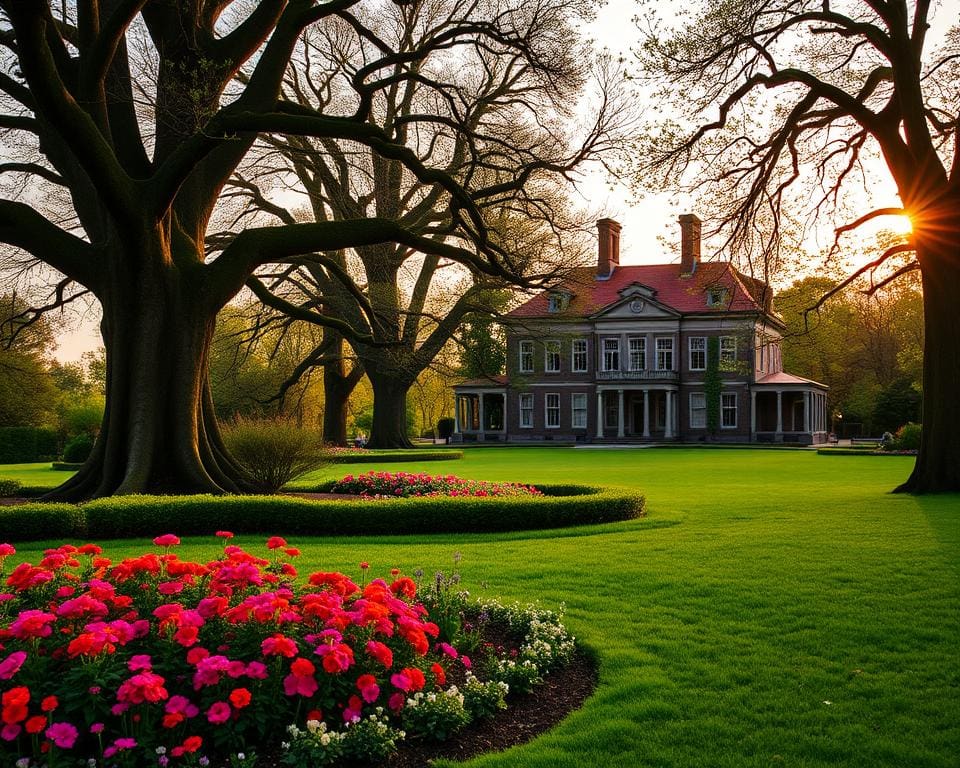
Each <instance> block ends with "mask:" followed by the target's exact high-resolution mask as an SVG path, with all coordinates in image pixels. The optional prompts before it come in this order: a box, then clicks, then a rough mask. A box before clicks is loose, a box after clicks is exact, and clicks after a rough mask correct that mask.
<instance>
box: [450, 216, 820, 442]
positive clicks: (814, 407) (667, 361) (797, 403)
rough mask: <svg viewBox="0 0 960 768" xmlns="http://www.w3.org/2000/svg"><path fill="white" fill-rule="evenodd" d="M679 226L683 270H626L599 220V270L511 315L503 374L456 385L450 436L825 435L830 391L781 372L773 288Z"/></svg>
mask: <svg viewBox="0 0 960 768" xmlns="http://www.w3.org/2000/svg"><path fill="white" fill-rule="evenodd" d="M680 227H681V259H680V264H679V265H678V264H676V263H674V264H655V265H636V266H633V265H631V266H627V265H625V266H621V265H620V258H619V253H620V247H619V243H620V225H619V224H618V223H617V222H615V221H613V220H612V219H601V220H600V221H599V222H597V229H598V232H599V241H600V243H599V249H598V258H597V267H596V269H593V268H587V269H580V270H576V271H575V272H574V274H573V275H572V276H571V278H570V279H568V280H567V281H566V282H565V283H564V284H563V285H561V286H559V287H558V288H556V289H553V290H551V291H547V292H544V293H541V294H539V295H537V296H534V297H533V298H532V299H530V300H529V301H527V302H526V303H525V304H523V305H521V306H519V307H517V308H516V309H514V310H513V311H512V312H510V313H509V314H508V315H507V316H506V318H505V320H504V323H505V325H506V328H507V374H506V375H505V376H497V377H494V378H492V379H478V380H473V381H465V382H463V383H461V384H458V385H457V386H455V387H454V393H455V396H456V409H455V415H456V426H455V432H454V441H456V442H498V441H499V442H511V443H536V442H541V441H563V442H581V443H618V442H623V443H638V442H647V441H651V442H685V443H697V442H702V441H706V440H710V441H716V442H772V443H783V442H787V443H801V444H808V445H809V444H814V443H822V442H826V440H827V407H826V390H827V388H826V387H825V386H824V385H822V384H819V383H817V382H815V381H810V380H808V379H803V378H800V377H799V376H793V375H791V374H789V373H786V372H784V370H783V365H782V361H781V357H780V339H781V334H782V332H783V330H784V326H783V323H782V322H781V320H780V319H779V318H778V317H777V315H776V314H775V313H774V311H773V307H772V303H771V291H770V288H769V286H767V285H766V284H764V283H762V282H761V281H759V280H756V279H753V278H751V277H749V276H747V275H744V274H742V273H741V272H739V271H738V270H736V269H735V268H734V267H733V266H732V265H731V264H729V263H726V262H701V261H700V220H699V219H698V218H697V217H696V216H694V215H692V214H685V215H683V216H681V217H680Z"/></svg>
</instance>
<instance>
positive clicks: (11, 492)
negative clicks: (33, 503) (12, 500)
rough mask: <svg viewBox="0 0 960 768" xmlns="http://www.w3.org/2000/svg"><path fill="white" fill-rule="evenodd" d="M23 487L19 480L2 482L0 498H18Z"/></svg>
mask: <svg viewBox="0 0 960 768" xmlns="http://www.w3.org/2000/svg"><path fill="white" fill-rule="evenodd" d="M22 487H23V486H21V485H20V481H19V480H0V496H16V495H17V494H18V493H20V489H21V488H22Z"/></svg>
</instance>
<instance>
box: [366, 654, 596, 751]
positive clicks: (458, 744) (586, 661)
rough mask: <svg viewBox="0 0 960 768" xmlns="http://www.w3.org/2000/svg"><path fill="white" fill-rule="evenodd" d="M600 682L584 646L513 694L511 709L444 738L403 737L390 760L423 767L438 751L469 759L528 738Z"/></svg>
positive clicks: (579, 701) (576, 705)
mask: <svg viewBox="0 0 960 768" xmlns="http://www.w3.org/2000/svg"><path fill="white" fill-rule="evenodd" d="M596 687H597V667H596V664H595V663H594V660H593V659H592V658H591V657H589V656H588V655H587V654H585V653H583V651H580V650H578V651H577V652H576V654H574V657H573V659H572V660H571V662H570V664H568V665H567V666H566V667H564V668H562V669H559V670H557V671H556V672H553V673H552V674H550V675H548V676H547V677H546V678H545V682H544V684H543V685H539V686H537V688H536V689H534V691H533V692H532V693H529V694H525V695H521V696H509V697H507V703H508V704H509V706H508V707H507V709H505V710H504V711H503V712H500V713H499V714H497V715H496V716H495V717H493V718H491V719H490V720H486V721H484V722H481V723H477V724H474V725H471V726H469V727H468V728H465V729H464V730H462V731H461V732H460V733H458V734H457V735H456V737H454V738H453V739H451V740H450V741H449V742H446V743H442V744H422V743H421V744H417V743H413V744H411V743H410V742H409V741H406V742H401V746H400V749H399V750H398V752H397V753H396V754H395V755H394V756H393V757H392V758H390V759H389V760H388V761H387V762H386V763H385V765H386V766H389V768H422V766H427V765H429V764H430V761H431V760H433V759H435V758H438V757H443V758H447V759H449V760H467V759H469V758H471V757H476V756H477V755H479V754H482V753H484V752H499V751H501V750H504V749H507V748H509V747H514V746H516V745H517V744H523V743H525V742H528V741H530V740H531V739H533V738H534V737H536V736H539V735H540V734H541V733H543V732H544V731H548V730H550V729H551V728H552V727H553V726H554V725H556V724H557V723H559V722H560V721H561V720H563V719H564V718H565V717H566V716H567V715H569V714H570V713H571V712H573V711H574V710H576V709H579V708H580V707H581V705H582V704H583V702H584V701H585V700H586V698H587V697H588V696H589V695H590V694H591V693H593V690H594V688H596Z"/></svg>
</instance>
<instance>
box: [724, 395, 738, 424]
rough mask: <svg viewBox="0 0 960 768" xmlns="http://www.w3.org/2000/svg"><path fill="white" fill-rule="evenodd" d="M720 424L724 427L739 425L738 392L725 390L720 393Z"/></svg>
mask: <svg viewBox="0 0 960 768" xmlns="http://www.w3.org/2000/svg"><path fill="white" fill-rule="evenodd" d="M720 426H721V427H723V428H724V429H736V427H737V393H736V392H723V393H721V394H720Z"/></svg>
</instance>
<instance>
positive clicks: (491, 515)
mask: <svg viewBox="0 0 960 768" xmlns="http://www.w3.org/2000/svg"><path fill="white" fill-rule="evenodd" d="M537 487H538V488H539V489H540V490H541V491H542V492H543V494H544V495H543V496H519V497H518V496H511V497H487V498H477V497H458V498H450V497H440V496H434V497H414V498H406V499H359V498H358V499H357V500H353V499H317V500H314V499H302V498H297V497H295V496H114V497H110V498H106V499H97V500H95V501H90V502H87V503H85V504H80V505H73V504H40V503H30V504H21V505H16V506H9V507H2V508H0V541H9V542H15V541H38V540H44V539H63V538H70V539H90V540H100V539H120V538H140V537H151V536H157V535H159V534H162V533H167V532H170V531H175V532H176V533H177V535H179V536H190V535H209V534H213V533H215V532H216V531H218V530H229V531H233V532H234V533H268V534H303V535H308V536H365V535H378V536H383V535H400V534H420V533H473V532H503V531H521V530H536V529H543V528H562V527H567V526H574V525H592V524H596V523H610V522H616V521H621V520H631V519H634V518H637V517H640V516H642V515H643V514H644V508H645V503H646V502H645V499H644V497H643V496H642V495H640V494H638V493H636V492H635V491H632V490H630V489H626V488H600V487H591V486H582V485H541V486H537Z"/></svg>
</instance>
